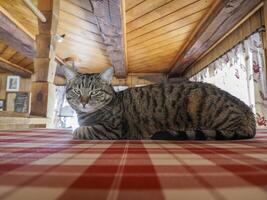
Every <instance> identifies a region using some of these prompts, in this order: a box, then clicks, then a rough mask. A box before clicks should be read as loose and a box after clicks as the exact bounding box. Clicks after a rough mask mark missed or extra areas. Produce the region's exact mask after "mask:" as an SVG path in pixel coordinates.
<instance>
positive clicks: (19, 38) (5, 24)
mask: <svg viewBox="0 0 267 200" xmlns="http://www.w3.org/2000/svg"><path fill="white" fill-rule="evenodd" d="M0 24H1V26H0V39H1V40H3V41H4V42H5V43H6V44H8V45H9V46H10V47H12V48H14V49H16V50H17V51H19V52H21V53H22V54H24V55H26V56H29V57H34V56H35V51H34V48H33V47H34V40H33V38H32V37H31V36H32V35H31V34H30V33H29V32H27V31H26V30H25V29H24V28H22V27H23V26H22V25H21V24H20V22H18V21H17V20H16V19H15V18H13V17H11V15H10V14H9V13H8V12H7V11H6V10H5V9H4V8H3V7H1V6H0Z"/></svg>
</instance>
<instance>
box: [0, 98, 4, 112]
mask: <svg viewBox="0 0 267 200" xmlns="http://www.w3.org/2000/svg"><path fill="white" fill-rule="evenodd" d="M3 110H4V100H0V111H3Z"/></svg>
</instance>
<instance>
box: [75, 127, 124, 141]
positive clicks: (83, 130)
mask: <svg viewBox="0 0 267 200" xmlns="http://www.w3.org/2000/svg"><path fill="white" fill-rule="evenodd" d="M120 137H121V136H120V131H119V129H114V128H111V127H109V126H103V125H94V126H81V127H79V128H77V129H75V130H74V132H73V138H74V139H80V140H118V139H120Z"/></svg>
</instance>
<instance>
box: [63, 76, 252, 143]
mask: <svg viewBox="0 0 267 200" xmlns="http://www.w3.org/2000/svg"><path fill="white" fill-rule="evenodd" d="M66 93H67V100H68V102H69V103H70V105H71V106H72V107H73V108H74V109H75V110H76V112H77V113H78V119H79V124H80V127H79V128H78V129H76V130H75V131H74V138H75V139H108V140H110V139H175V140H181V139H182V140H184V139H196V140H210V139H212V140H214V139H218V140H225V139H248V138H252V137H254V135H255V118H254V114H253V113H252V112H251V110H250V108H249V107H248V106H247V105H245V104H244V103H243V102H242V101H240V100H239V99H237V98H236V97H234V96H232V95H230V94H229V93H227V92H225V91H223V90H221V89H219V88H217V87H215V86H213V85H211V84H207V83H196V82H190V81H183V82H180V83H178V84H177V83H162V84H158V85H149V86H144V87H137V88H130V89H127V90H124V91H121V92H118V93H116V92H114V90H113V88H112V86H111V85H110V84H109V82H108V81H107V80H103V79H101V77H100V75H99V74H83V75H81V74H80V75H77V76H76V77H75V78H74V79H72V80H71V81H69V82H68V84H67V91H66ZM85 103H86V105H85V107H84V104H85Z"/></svg>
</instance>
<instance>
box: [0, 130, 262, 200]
mask: <svg viewBox="0 0 267 200" xmlns="http://www.w3.org/2000/svg"><path fill="white" fill-rule="evenodd" d="M0 199H16V200H31V199H34V200H42V199H44V200H50V199H62V200H63V199H64V200H68V199H70V200H79V199H86V200H89V199H92V200H98V199H114V200H115V199H121V200H131V199H134V200H136V199H137V200H142V199H145V200H148V199H153V200H161V199H175V200H176V199H180V200H186V199H198V200H200V199H201V200H202V199H203V200H209V199H215V200H229V199H233V200H239V199H240V200H245V199H248V200H252V199H253V200H266V199H267V130H259V131H258V134H257V136H256V138H254V139H252V140H242V141H77V140H76V141H75V140H72V135H71V131H68V130H52V129H32V130H19V131H1V132H0Z"/></svg>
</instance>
